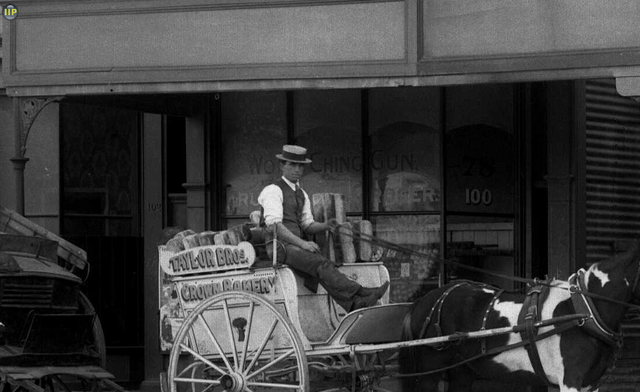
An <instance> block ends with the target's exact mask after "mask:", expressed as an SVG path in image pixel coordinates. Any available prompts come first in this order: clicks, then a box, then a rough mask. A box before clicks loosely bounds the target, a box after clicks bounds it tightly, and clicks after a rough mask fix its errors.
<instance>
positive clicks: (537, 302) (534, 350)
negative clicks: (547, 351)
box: [518, 286, 553, 385]
mask: <svg viewBox="0 0 640 392" xmlns="http://www.w3.org/2000/svg"><path fill="white" fill-rule="evenodd" d="M548 291H549V287H548V286H535V287H533V288H531V289H530V290H529V292H527V295H526V297H525V300H524V303H523V304H522V310H521V312H520V316H519V317H518V324H522V323H523V320H522V319H524V324H525V330H524V331H522V332H521V333H520V336H521V337H522V340H523V341H526V342H527V343H526V344H525V346H524V347H525V348H526V349H527V353H528V354H529V361H531V366H533V371H534V372H535V373H536V375H537V376H538V377H540V379H541V380H542V381H544V382H545V383H546V384H547V385H553V384H552V383H551V382H550V381H549V379H548V378H547V374H546V373H545V371H544V368H543V367H542V361H540V354H539V353H538V345H537V344H536V340H540V338H539V337H538V336H537V335H538V329H537V328H536V327H535V323H537V322H538V321H540V312H539V309H540V306H541V304H542V303H543V302H544V299H542V298H541V297H546V296H547V294H548Z"/></svg>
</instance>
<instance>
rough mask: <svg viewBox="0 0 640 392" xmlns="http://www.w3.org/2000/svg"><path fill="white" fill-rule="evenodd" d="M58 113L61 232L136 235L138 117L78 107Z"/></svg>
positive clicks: (63, 108) (63, 107)
mask: <svg viewBox="0 0 640 392" xmlns="http://www.w3.org/2000/svg"><path fill="white" fill-rule="evenodd" d="M60 109H61V110H60V128H61V130H62V132H61V133H62V150H61V154H62V172H63V179H62V180H63V187H62V215H63V220H62V230H63V233H64V234H65V235H95V236H136V235H138V234H139V233H138V230H139V227H138V222H139V220H138V213H139V211H138V204H139V200H138V197H139V177H138V173H139V172H140V170H139V166H138V165H139V156H138V150H139V134H140V132H139V130H138V127H139V125H138V124H139V121H138V113H137V112H134V111H131V110H121V109H112V108H100V107H97V106H91V105H78V104H73V105H72V104H63V105H61V106H60Z"/></svg>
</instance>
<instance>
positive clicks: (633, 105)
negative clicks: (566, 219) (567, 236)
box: [586, 79, 640, 264]
mask: <svg viewBox="0 0 640 392" xmlns="http://www.w3.org/2000/svg"><path fill="white" fill-rule="evenodd" d="M586 127H587V129H586V162H587V167H586V204H587V208H586V210H587V211H586V213H587V216H586V236H587V241H586V242H587V249H586V254H587V263H588V264H590V263H593V262H596V261H598V260H601V259H603V258H606V257H608V256H611V254H612V251H613V249H612V245H613V244H614V243H615V242H616V241H621V240H622V241H624V240H632V239H635V238H637V236H638V234H640V103H638V102H636V101H634V100H633V99H630V98H626V97H622V96H620V95H619V94H618V93H617V91H616V86H615V80H613V79H605V80H590V81H587V83H586Z"/></svg>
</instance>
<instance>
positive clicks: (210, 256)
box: [160, 242, 256, 276]
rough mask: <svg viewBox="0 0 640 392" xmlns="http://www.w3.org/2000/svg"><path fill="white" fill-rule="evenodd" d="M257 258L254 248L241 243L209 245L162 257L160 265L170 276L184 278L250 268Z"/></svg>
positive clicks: (246, 243)
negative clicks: (185, 276)
mask: <svg viewBox="0 0 640 392" xmlns="http://www.w3.org/2000/svg"><path fill="white" fill-rule="evenodd" d="M255 258H256V253H255V250H254V249H253V246H252V245H251V244H250V243H248V242H241V243H239V244H238V245H207V246H199V247H195V248H191V249H187V250H183V251H182V252H179V253H176V254H174V255H172V256H171V257H161V258H160V265H161V267H162V270H163V271H164V272H165V273H167V274H169V275H172V276H184V275H192V274H200V273H215V272H224V271H229V270H237V269H244V268H249V267H251V265H253V262H254V261H255Z"/></svg>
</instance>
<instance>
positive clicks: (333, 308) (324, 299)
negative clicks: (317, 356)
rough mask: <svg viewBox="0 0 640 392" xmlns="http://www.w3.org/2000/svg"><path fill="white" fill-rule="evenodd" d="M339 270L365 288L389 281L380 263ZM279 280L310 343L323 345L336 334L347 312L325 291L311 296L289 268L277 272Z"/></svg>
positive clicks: (302, 280) (342, 267)
mask: <svg viewBox="0 0 640 392" xmlns="http://www.w3.org/2000/svg"><path fill="white" fill-rule="evenodd" d="M338 269H339V270H340V271H341V272H342V273H344V274H345V275H347V276H348V277H350V278H351V279H353V280H355V281H357V282H358V283H360V284H361V285H363V286H365V287H375V286H380V285H381V284H382V283H383V282H385V281H387V280H389V273H388V271H387V269H386V268H385V267H384V265H382V263H354V264H345V265H342V266H340V267H338ZM278 271H279V273H278V274H279V276H280V279H281V281H282V285H283V289H284V290H287V289H289V290H290V291H289V290H287V291H289V294H286V295H285V297H288V302H289V306H290V309H296V310H297V313H298V317H297V319H298V320H299V322H300V328H301V330H302V332H303V333H304V336H305V337H306V339H307V340H308V341H309V342H310V343H318V342H326V341H327V339H329V338H330V337H331V336H332V335H333V334H334V332H335V330H336V328H337V327H338V325H340V323H341V321H342V319H343V318H345V316H347V314H348V311H347V310H346V309H343V308H342V307H341V306H340V305H338V304H337V303H336V302H335V301H334V300H333V299H332V298H331V297H329V294H328V293H327V291H326V290H325V289H324V288H323V287H322V286H320V285H319V286H318V289H317V292H315V293H314V292H312V291H311V290H309V289H308V288H307V287H305V285H304V278H303V277H301V276H300V275H298V274H297V273H295V272H294V270H293V269H291V268H289V267H286V266H285V267H283V268H279V269H278ZM380 302H381V304H387V303H389V293H388V292H387V293H385V295H384V296H383V297H382V298H381V300H380Z"/></svg>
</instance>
